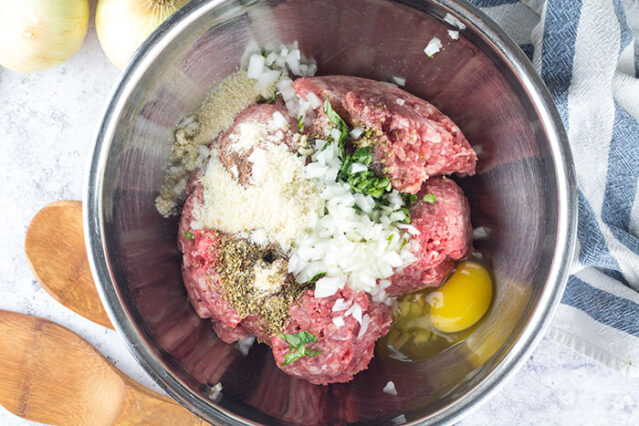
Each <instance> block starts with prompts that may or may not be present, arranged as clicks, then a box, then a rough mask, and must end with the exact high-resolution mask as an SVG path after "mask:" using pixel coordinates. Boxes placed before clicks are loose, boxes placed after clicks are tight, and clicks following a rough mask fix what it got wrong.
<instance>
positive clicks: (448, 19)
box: [444, 13, 466, 30]
mask: <svg viewBox="0 0 639 426" xmlns="http://www.w3.org/2000/svg"><path fill="white" fill-rule="evenodd" d="M444 21H446V22H448V23H449V24H450V25H453V26H455V27H457V28H459V29H460V30H463V29H465V28H466V25H464V23H463V22H462V21H460V20H459V19H457V17H456V16H453V15H451V14H450V13H447V14H446V16H444Z"/></svg>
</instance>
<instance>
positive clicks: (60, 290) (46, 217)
mask: <svg viewBox="0 0 639 426" xmlns="http://www.w3.org/2000/svg"><path fill="white" fill-rule="evenodd" d="M24 246H25V251H26V254H27V259H28V260H29V264H30V265H31V269H32V270H33V274H34V275H35V277H36V279H37V280H38V281H39V282H40V285H41V286H42V288H44V289H45V290H46V291H47V293H49V294H50V295H51V296H52V297H53V298H54V299H55V300H57V301H58V302H60V303H62V304H63V305H64V306H66V307H67V308H69V309H71V310H72V311H74V312H76V313H78V314H80V315H82V316H83V317H85V318H88V319H90V320H91V321H93V322H95V323H98V324H100V325H103V326H105V327H109V328H113V326H112V325H111V322H110V321H109V317H108V316H107V314H106V312H105V311H104V307H103V306H102V303H101V302H100V297H99V296H98V291H97V290H96V288H95V284H94V283H93V279H92V278H91V270H90V269H89V260H88V258H87V254H86V249H85V246H84V234H83V232H82V203H80V202H79V201H56V202H54V203H51V204H49V205H48V206H46V207H44V208H43V209H42V210H40V211H39V212H38V213H37V214H36V215H35V217H34V218H33V220H32V221H31V224H30V225H29V229H28V230H27V237H26V240H25V244H24Z"/></svg>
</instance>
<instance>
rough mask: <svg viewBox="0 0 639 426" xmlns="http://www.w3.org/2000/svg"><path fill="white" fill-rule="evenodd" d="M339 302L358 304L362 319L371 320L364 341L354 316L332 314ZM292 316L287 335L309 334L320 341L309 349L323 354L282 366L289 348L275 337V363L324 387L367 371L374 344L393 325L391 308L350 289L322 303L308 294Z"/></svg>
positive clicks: (322, 299)
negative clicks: (339, 320)
mask: <svg viewBox="0 0 639 426" xmlns="http://www.w3.org/2000/svg"><path fill="white" fill-rule="evenodd" d="M340 298H341V299H344V300H345V301H346V302H347V303H350V304H354V303H357V304H358V305H359V306H360V307H361V308H362V315H368V316H369V317H370V322H369V323H368V327H367V328H366V331H365V332H364V334H363V335H362V336H361V337H358V334H359V333H360V328H361V326H360V323H359V322H358V321H357V320H356V319H355V318H353V316H351V315H348V316H346V315H344V314H345V312H347V310H342V311H337V312H333V311H332V308H333V305H334V304H335V301H336V300H338V299H340ZM290 315H291V318H290V322H289V324H288V326H287V327H286V331H285V333H286V334H297V333H299V332H300V331H302V330H306V331H309V332H310V333H312V334H313V335H314V336H316V337H317V341H316V342H313V343H309V344H307V347H308V348H309V349H312V350H317V351H322V353H320V354H319V355H317V356H314V357H304V358H300V359H298V360H297V361H295V362H293V363H291V364H289V365H286V366H283V365H282V363H283V362H284V361H285V357H286V354H287V353H288V352H289V344H288V343H287V342H286V341H285V340H283V339H282V338H280V337H279V336H274V337H273V339H272V340H271V346H272V347H273V356H274V357H275V361H276V362H277V365H279V366H280V368H281V369H282V370H284V372H285V373H287V374H290V375H291V376H295V377H300V378H304V379H306V380H308V381H309V382H311V383H314V384H322V385H325V384H328V383H341V382H348V381H349V380H351V379H352V378H353V376H354V375H355V374H357V373H358V372H360V371H362V370H364V369H366V368H367V367H368V363H369V362H370V360H371V358H372V357H373V350H374V348H375V342H376V341H377V339H379V338H380V337H382V336H384V335H385V334H386V333H387V332H388V330H389V329H390V326H391V322H392V316H391V310H390V308H389V307H388V306H386V305H383V304H380V303H375V302H373V301H372V300H371V298H370V296H368V294H366V293H363V292H359V293H354V292H353V291H351V290H349V289H348V288H345V289H343V290H340V291H338V292H337V293H336V294H334V295H333V296H330V297H325V298H321V299H316V298H314V297H313V291H312V290H308V291H307V292H305V293H304V294H303V295H302V297H301V298H300V299H299V302H298V303H296V304H293V305H292V306H291V309H290ZM336 317H342V318H343V320H344V325H342V326H341V327H337V326H336V325H335V324H334V323H333V318H336Z"/></svg>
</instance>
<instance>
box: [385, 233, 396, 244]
mask: <svg viewBox="0 0 639 426" xmlns="http://www.w3.org/2000/svg"><path fill="white" fill-rule="evenodd" d="M394 236H395V234H390V235H389V236H388V238H386V241H388V244H386V247H388V246H390V245H391V243H392V242H393V237H394Z"/></svg>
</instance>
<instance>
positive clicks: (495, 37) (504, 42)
mask: <svg viewBox="0 0 639 426" xmlns="http://www.w3.org/2000/svg"><path fill="white" fill-rule="evenodd" d="M229 1H230V0H211V1H198V0H193V1H191V2H189V3H188V4H186V5H185V6H184V7H182V8H181V9H180V10H178V11H177V12H176V13H174V14H173V15H172V16H171V17H169V18H168V19H167V20H166V21H165V22H164V23H162V24H161V25H160V26H159V27H158V28H157V29H156V30H155V31H154V32H153V33H152V34H151V36H150V37H149V38H148V39H147V40H146V41H145V42H144V43H143V44H142V45H141V46H140V48H139V49H138V50H137V52H136V53H135V54H134V56H133V57H132V59H131V61H130V62H129V64H128V65H127V67H126V68H125V69H124V70H123V71H122V73H121V74H120V77H119V79H118V81H117V82H116V83H115V86H114V87H113V89H112V92H111V94H110V97H109V101H108V102H107V105H106V107H105V108H104V110H103V113H102V119H101V122H100V124H99V126H98V128H97V131H96V133H95V136H94V148H93V153H92V155H91V156H90V158H89V163H88V167H87V169H86V172H87V173H86V175H85V176H86V178H85V182H84V191H83V194H84V200H83V223H84V238H85V244H86V249H87V255H88V258H89V264H90V268H91V272H92V275H93V278H94V280H95V283H96V287H97V289H98V293H99V294H100V298H101V300H102V303H103V305H104V307H105V309H106V311H107V313H108V315H109V318H110V319H111V323H112V324H113V325H114V327H115V329H116V331H117V332H118V334H119V336H120V337H121V338H122V340H123V341H124V343H125V345H126V346H127V348H128V350H129V351H130V352H131V354H132V355H133V356H134V358H135V359H136V360H137V361H138V363H139V364H140V365H141V366H142V367H143V368H144V370H145V371H146V372H147V373H148V374H149V375H150V376H151V378H152V379H153V380H154V381H155V382H156V383H157V384H158V385H159V386H160V387H161V388H162V389H163V390H164V391H166V392H167V393H168V394H169V395H170V396H171V397H173V398H174V399H175V400H176V401H178V402H179V403H180V404H182V405H183V406H185V407H186V408H188V409H189V410H191V411H192V412H193V413H195V414H196V415H198V416H200V417H201V418H203V419H205V420H208V419H214V420H216V421H220V422H224V423H225V424H255V423H254V422H253V421H251V420H249V419H246V418H243V417H241V416H239V415H236V414H234V413H232V412H230V411H229V410H226V409H224V408H222V407H219V406H217V405H213V404H212V403H211V401H208V400H205V398H202V397H201V396H200V395H198V394H197V393H195V392H193V391H192V390H191V389H189V387H188V386H187V385H186V384H185V383H184V382H183V381H182V380H180V379H178V378H177V377H176V376H174V375H172V374H171V373H169V371H168V368H167V365H166V363H164V362H163V361H162V360H160V359H159V358H158V357H157V356H156V355H155V354H154V351H153V350H152V349H151V347H149V346H148V345H147V344H146V343H145V341H144V339H143V337H142V332H141V331H140V329H139V328H138V326H137V325H136V324H135V323H134V322H133V321H132V320H131V316H130V315H128V312H127V309H126V308H125V306H124V304H123V302H122V301H121V300H120V298H119V296H118V293H117V291H116V287H115V281H114V278H113V272H112V270H111V268H110V262H109V258H108V254H107V252H106V250H105V236H104V233H103V230H104V218H103V216H102V211H103V210H102V199H101V196H102V188H103V183H104V182H103V177H104V170H105V164H106V154H107V153H108V150H109V148H110V146H111V143H112V141H113V135H114V131H115V128H116V126H117V119H118V118H119V116H120V114H121V112H122V110H123V108H124V105H125V104H126V101H127V100H128V98H129V96H130V95H131V93H132V91H133V88H134V87H135V86H136V85H137V83H138V82H139V81H140V79H141V78H142V76H143V75H144V73H145V71H146V69H147V68H148V66H149V65H150V64H151V63H152V62H153V61H154V60H155V58H156V57H157V55H158V54H160V53H161V52H162V51H163V49H164V48H165V47H166V46H167V45H168V44H169V43H170V42H171V41H172V40H173V38H174V37H175V36H176V35H178V34H179V33H180V32H182V31H183V30H184V29H185V28H186V27H187V26H188V25H189V24H190V23H191V22H193V21H196V20H197V19H199V18H200V17H202V16H203V15H205V14H207V13H210V12H213V13H214V10H215V9H216V8H218V7H219V6H221V5H223V4H224V3H228V2H229ZM389 1H394V2H398V3H402V4H405V5H407V6H409V7H411V8H413V9H415V10H418V11H419V12H421V13H425V12H424V10H423V9H420V8H419V7H417V6H416V4H421V5H422V6H426V5H427V4H428V3H431V4H434V5H435V6H436V7H437V8H439V9H441V10H444V11H446V12H448V13H451V14H453V15H454V16H458V17H460V18H461V20H462V21H464V22H467V23H468V24H470V25H469V26H470V27H472V28H473V29H474V30H475V31H477V32H478V33H479V34H480V35H481V36H482V37H483V38H484V41H485V42H487V43H489V44H490V45H492V47H493V49H494V50H495V51H497V52H499V53H500V54H501V55H502V56H503V57H504V58H505V59H506V60H507V64H508V65H509V66H510V67H511V68H512V71H513V74H514V75H517V76H518V78H519V82H520V84H521V87H523V89H524V90H525V91H526V93H527V95H528V96H529V98H530V101H531V102H532V103H533V104H534V105H535V106H536V107H537V113H538V116H539V120H540V123H541V125H542V128H543V129H544V131H545V133H546V135H547V137H548V143H549V147H550V151H551V153H552V154H553V157H552V163H553V166H554V169H555V172H556V184H557V204H558V206H557V207H558V209H557V228H556V229H557V238H556V241H555V251H554V253H553V256H552V261H551V264H550V267H549V271H548V275H547V278H546V281H545V284H544V288H543V290H542V292H541V294H540V297H539V301H538V306H537V308H536V309H535V310H534V311H533V313H532V315H531V316H530V318H528V320H527V323H526V324H525V325H524V326H523V328H522V330H521V332H520V335H519V337H518V338H517V340H516V341H515V342H514V343H513V345H512V347H511V349H510V350H509V351H508V352H507V353H506V354H505V356H504V357H503V358H502V359H501V360H500V361H499V362H498V363H497V365H495V367H494V368H493V370H492V371H491V372H490V373H489V374H488V375H487V376H486V377H484V378H483V379H482V380H481V381H480V382H479V383H477V384H476V385H475V386H474V387H473V388H472V389H470V390H469V391H468V392H466V393H465V394H463V395H462V396H461V397H460V398H459V399H457V400H456V401H454V402H451V403H450V404H448V405H446V406H444V407H441V408H440V409H438V410H437V411H435V412H434V413H432V414H431V415H429V416H428V417H427V418H422V419H418V420H415V421H411V422H409V423H407V424H417V423H420V424H421V423H425V424H432V423H438V424H439V423H444V424H449V423H453V422H455V421H458V420H460V419H461V418H462V417H464V416H466V415H467V414H469V413H470V412H471V411H472V410H474V409H476V408H477V407H479V406H480V405H481V404H482V403H484V402H485V401H487V400H488V399H489V398H490V397H491V396H492V395H494V393H496V392H497V391H498V390H499V389H500V388H501V386H503V385H504V383H505V382H506V381H507V380H508V379H509V378H511V377H512V376H513V375H514V374H515V373H516V372H517V370H518V369H519V368H520V367H521V366H522V365H523V363H524V362H525V361H526V360H527V359H528V358H529V356H530V355H531V353H532V351H533V350H534V348H535V347H536V345H537V344H538V343H539V341H540V340H541V338H542V336H543V334H544V331H545V330H546V329H547V327H548V325H549V323H550V320H551V318H552V316H553V313H554V311H555V310H556V308H557V306H558V304H559V301H560V299H561V296H562V294H563V291H564V289H565V286H566V281H567V278H568V273H569V268H570V264H571V261H572V259H573V254H574V251H575V244H576V224H577V208H576V205H577V204H576V199H577V192H576V183H575V175H574V167H573V162H572V155H571V152H570V146H569V144H568V138H567V134H566V131H565V129H564V127H563V124H562V121H561V118H560V115H559V113H558V111H557V109H556V107H555V105H554V103H553V101H552V97H551V95H550V93H549V91H548V89H547V88H546V86H545V84H544V83H543V81H542V80H541V78H540V77H539V75H538V74H537V72H536V71H535V69H534V67H533V65H532V64H531V63H530V61H529V60H528V58H527V57H526V56H525V55H524V53H523V52H522V51H521V50H520V49H519V47H518V46H517V45H516V44H515V42H514V41H512V39H510V38H509V37H508V36H507V35H506V33H505V32H504V31H503V30H502V29H501V28H499V26H498V25H497V24H496V23H495V22H494V21H492V19H490V18H489V17H487V16H486V15H485V14H484V13H483V12H481V11H480V10H479V9H478V8H477V7H475V6H473V5H472V4H470V3H468V2H467V1H466V0H429V1H425V0H416V1H410V0H407V1H406V0H404V1H403V0H389Z"/></svg>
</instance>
